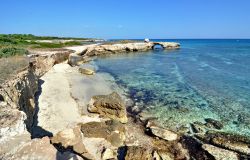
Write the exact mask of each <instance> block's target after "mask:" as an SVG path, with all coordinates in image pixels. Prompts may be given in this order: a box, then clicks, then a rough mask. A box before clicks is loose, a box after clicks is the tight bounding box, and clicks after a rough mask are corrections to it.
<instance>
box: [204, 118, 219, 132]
mask: <svg viewBox="0 0 250 160" xmlns="http://www.w3.org/2000/svg"><path fill="white" fill-rule="evenodd" d="M205 121H206V124H205V125H206V126H207V127H209V128H215V129H222V128H223V124H222V123H221V122H220V121H217V120H215V119H212V118H206V119H205Z"/></svg>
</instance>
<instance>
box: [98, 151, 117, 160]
mask: <svg viewBox="0 0 250 160" xmlns="http://www.w3.org/2000/svg"><path fill="white" fill-rule="evenodd" d="M102 159H103V160H108V159H117V153H116V152H114V150H112V149H109V148H107V149H105V150H104V151H103V153H102Z"/></svg>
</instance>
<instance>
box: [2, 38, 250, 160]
mask: <svg viewBox="0 0 250 160" xmlns="http://www.w3.org/2000/svg"><path fill="white" fill-rule="evenodd" d="M155 45H161V46H162V47H163V48H164V49H177V48H179V47H180V45H179V44H178V43H167V42H149V43H143V42H138V43H125V44H94V45H87V46H77V47H68V48H66V49H61V50H60V49H59V50H56V51H40V52H37V51H34V53H32V54H31V55H30V64H29V67H27V68H25V69H24V70H23V71H22V72H20V73H19V74H18V75H16V77H15V78H14V79H11V80H9V81H7V82H6V83H4V84H2V85H1V87H0V159H3V160H5V159H6V160H8V159H39V160H43V159H46V160H54V159H62V160H64V159H65V160H68V159H93V160H95V159H96V160H108V159H121V160H122V159H126V160H132V159H133V160H137V159H138V160H141V159H148V160H151V159H155V160H171V159H173V160H174V159H179V160H188V159H197V160H203V159H216V160H238V159H249V156H250V147H249V146H250V140H249V139H248V137H244V136H240V135H235V134H230V133H224V132H222V131H220V130H221V129H222V128H223V124H222V123H221V122H220V121H217V120H215V119H206V120H204V122H193V123H192V124H190V125H188V126H186V127H183V128H182V129H180V131H178V132H176V131H172V130H170V129H168V128H164V127H162V126H161V125H159V124H158V123H157V122H156V121H155V119H154V118H153V117H150V116H147V115H144V116H143V115H134V112H131V108H133V107H134V103H133V101H132V100H130V99H128V98H127V96H126V93H124V91H123V90H122V89H121V88H119V86H117V85H116V84H114V81H112V77H111V76H110V75H105V74H103V73H99V72H98V71H97V70H96V69H95V66H93V65H92V64H91V62H90V61H91V59H92V58H94V57H96V56H102V55H107V54H119V53H129V52H137V51H147V50H150V49H153V48H154V46H155Z"/></svg>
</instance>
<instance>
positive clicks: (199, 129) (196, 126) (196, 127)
mask: <svg viewBox="0 0 250 160" xmlns="http://www.w3.org/2000/svg"><path fill="white" fill-rule="evenodd" d="M191 127H192V130H193V132H195V133H205V132H206V131H207V129H206V126H205V125H204V124H203V123H201V122H194V123H191Z"/></svg>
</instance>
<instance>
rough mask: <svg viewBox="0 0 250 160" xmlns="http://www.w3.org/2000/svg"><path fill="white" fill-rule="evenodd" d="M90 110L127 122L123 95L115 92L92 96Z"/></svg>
mask: <svg viewBox="0 0 250 160" xmlns="http://www.w3.org/2000/svg"><path fill="white" fill-rule="evenodd" d="M88 111H89V112H92V113H99V114H100V115H102V116H105V117H108V118H111V119H115V120H118V121H120V122H121V123H127V121H128V119H127V112H126V106H125V104H124V103H123V101H122V99H121V97H120V96H119V95H118V94H117V93H116V92H113V93H111V94H110V95H100V96H94V97H92V99H91V101H90V103H89V106H88Z"/></svg>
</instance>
